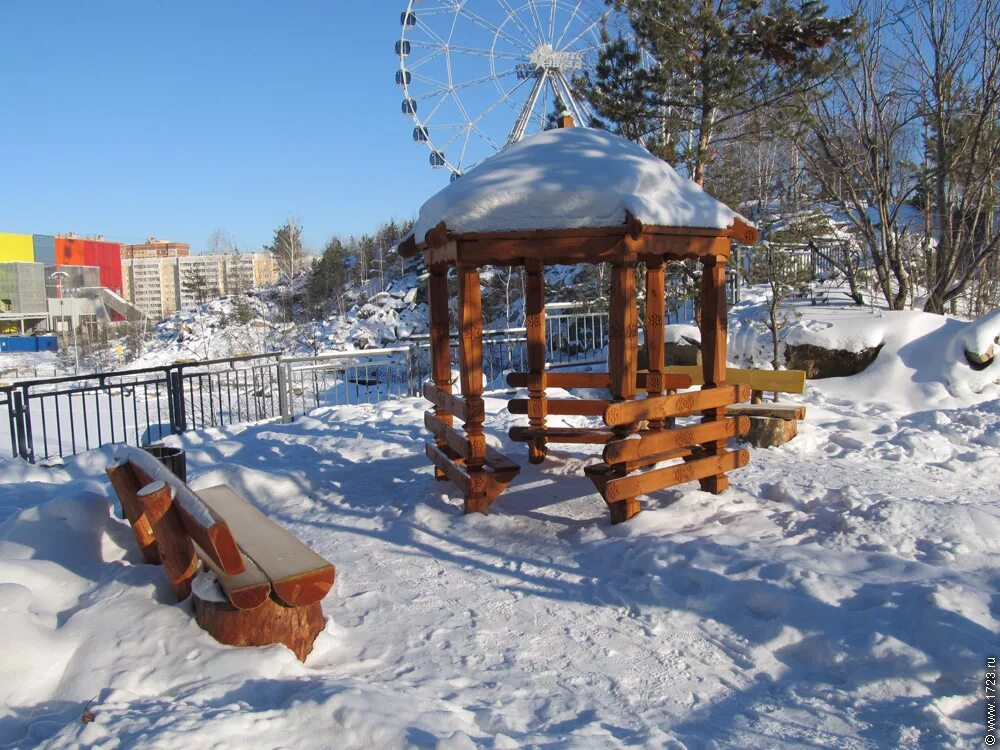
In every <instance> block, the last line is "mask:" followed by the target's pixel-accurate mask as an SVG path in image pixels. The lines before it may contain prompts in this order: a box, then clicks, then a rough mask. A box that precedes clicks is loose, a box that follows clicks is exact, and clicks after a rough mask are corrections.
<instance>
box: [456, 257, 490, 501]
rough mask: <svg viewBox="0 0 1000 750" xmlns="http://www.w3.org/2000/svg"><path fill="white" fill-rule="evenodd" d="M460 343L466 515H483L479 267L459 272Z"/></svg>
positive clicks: (483, 475)
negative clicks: (466, 478)
mask: <svg viewBox="0 0 1000 750" xmlns="http://www.w3.org/2000/svg"><path fill="white" fill-rule="evenodd" d="M458 307H459V343H458V360H459V371H460V378H459V379H460V382H461V385H462V396H463V398H464V400H465V404H466V407H465V408H466V417H467V418H466V420H465V433H466V438H467V439H468V441H469V455H468V456H467V457H466V461H465V466H466V469H467V471H468V474H469V479H470V482H469V492H468V493H467V494H466V496H465V512H466V513H486V511H487V509H488V508H489V501H488V499H487V497H486V484H487V482H486V480H487V477H486V473H485V470H484V466H485V463H486V436H485V434H484V433H483V422H484V421H485V419H486V409H485V406H484V404H483V298H482V290H481V289H480V287H479V269H478V268H459V269H458Z"/></svg>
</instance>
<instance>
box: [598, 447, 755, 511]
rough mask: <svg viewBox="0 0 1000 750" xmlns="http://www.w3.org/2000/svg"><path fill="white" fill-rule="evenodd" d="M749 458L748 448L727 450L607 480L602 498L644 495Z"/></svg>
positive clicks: (743, 463) (615, 499)
mask: <svg viewBox="0 0 1000 750" xmlns="http://www.w3.org/2000/svg"><path fill="white" fill-rule="evenodd" d="M749 461H750V452H749V451H747V450H738V451H729V452H726V453H722V454H720V455H717V456H706V457H704V458H697V459H694V460H693V461H686V462H684V463H681V464H677V465H676V466H665V467H663V468H662V469H653V470H652V471H647V472H645V473H642V474H632V475H630V476H626V477H620V478H614V479H610V480H608V482H607V483H606V485H605V488H604V499H605V501H607V502H608V503H616V502H620V501H622V500H626V499H628V498H632V497H636V496H638V495H648V494H649V493H650V492H656V491H657V490H662V489H664V488H666V487H674V486H676V485H678V484H684V483H685V482H691V481H694V480H695V479H705V478H707V477H712V476H717V475H719V474H724V473H725V472H727V471H732V470H733V469H738V468H740V467H741V466H746V465H747V463H749Z"/></svg>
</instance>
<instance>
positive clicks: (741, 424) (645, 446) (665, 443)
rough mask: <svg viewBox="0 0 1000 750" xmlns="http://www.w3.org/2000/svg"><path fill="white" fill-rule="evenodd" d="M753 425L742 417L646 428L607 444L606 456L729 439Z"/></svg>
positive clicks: (632, 457)
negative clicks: (648, 430) (656, 428)
mask: <svg viewBox="0 0 1000 750" xmlns="http://www.w3.org/2000/svg"><path fill="white" fill-rule="evenodd" d="M749 429H750V418H749V417H739V418H735V419H725V420H722V421H719V422H702V423H701V424H696V425H690V426H686V427H674V428H671V429H666V430H662V431H660V432H646V433H643V434H641V435H633V436H631V437H627V438H625V439H624V440H616V441H615V442H613V443H608V445H606V446H605V447H604V460H605V461H606V462H607V463H609V464H617V463H622V462H625V461H636V460H638V459H641V458H642V457H644V456H650V455H655V454H660V453H665V452H669V451H675V450H679V449H681V448H686V447H689V446H693V445H699V444H701V443H705V442H708V441H709V440H726V439H728V438H733V437H736V436H737V435H744V434H746V433H747V432H748V431H749Z"/></svg>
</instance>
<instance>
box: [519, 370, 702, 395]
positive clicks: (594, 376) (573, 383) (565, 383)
mask: <svg viewBox="0 0 1000 750" xmlns="http://www.w3.org/2000/svg"><path fill="white" fill-rule="evenodd" d="M700 372H701V371H700V369H699V375H698V377H699V378H701V374H700ZM647 375H648V373H645V372H640V373H637V374H636V377H635V386H636V389H637V390H643V389H645V388H646V380H647ZM528 377H529V376H528V373H526V372H509V373H507V385H509V386H511V387H512V388H527V387H528ZM691 385H692V382H691V377H690V376H689V375H687V374H685V373H671V374H665V375H664V376H663V388H664V390H672V391H677V390H680V389H682V388H690V387H691ZM545 386H546V387H547V388H610V387H611V374H610V373H607V372H553V371H552V370H548V371H547V372H546V373H545Z"/></svg>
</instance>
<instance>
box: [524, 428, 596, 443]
mask: <svg viewBox="0 0 1000 750" xmlns="http://www.w3.org/2000/svg"><path fill="white" fill-rule="evenodd" d="M507 435H508V436H509V437H510V439H511V440H513V441H515V442H517V443H527V442H529V441H530V440H534V439H535V438H537V437H544V438H545V439H546V441H548V442H550V443H581V444H585V445H602V444H604V443H607V442H608V441H609V440H613V439H614V437H615V433H614V432H612V431H611V430H607V429H593V428H587V427H544V428H535V427H511V428H510V430H509V431H508V432H507Z"/></svg>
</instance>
